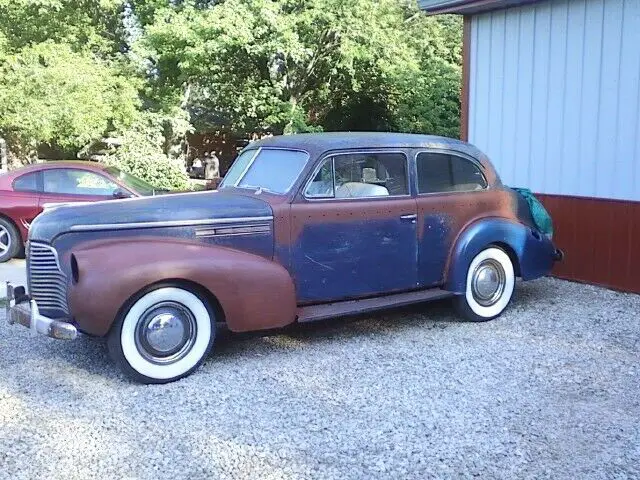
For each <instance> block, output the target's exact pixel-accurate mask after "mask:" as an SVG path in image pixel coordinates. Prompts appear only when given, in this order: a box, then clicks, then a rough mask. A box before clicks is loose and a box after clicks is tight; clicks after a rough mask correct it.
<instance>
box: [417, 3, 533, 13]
mask: <svg viewBox="0 0 640 480" xmlns="http://www.w3.org/2000/svg"><path fill="white" fill-rule="evenodd" d="M539 1H541V0H418V6H419V7H420V9H421V10H424V11H425V12H427V13H428V14H430V15H438V14H445V13H456V14H464V15H470V14H474V13H481V12H487V11H490V10H497V9H500V8H508V7H514V6H517V5H523V4H526V3H534V2H539Z"/></svg>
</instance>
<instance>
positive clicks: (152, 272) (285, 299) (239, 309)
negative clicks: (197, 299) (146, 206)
mask: <svg viewBox="0 0 640 480" xmlns="http://www.w3.org/2000/svg"><path fill="white" fill-rule="evenodd" d="M65 257H67V259H68V261H70V262H71V264H72V268H71V271H72V275H71V276H72V280H71V281H70V283H71V285H70V288H69V306H70V311H71V312H72V314H73V316H74V319H75V321H76V323H77V324H78V326H79V328H80V329H81V330H82V331H84V332H86V333H89V334H91V335H96V336H103V335H105V334H107V333H108V331H109V329H110V328H111V325H112V323H113V321H114V320H115V318H116V316H117V314H118V313H119V311H120V309H121V308H122V306H123V305H125V303H126V302H127V301H128V300H129V299H131V298H132V297H134V296H135V295H136V294H137V293H138V292H140V291H142V290H144V289H146V288H148V287H149V286H150V285H153V284H155V283H159V282H163V281H166V280H174V281H181V280H182V281H185V282H189V283H191V284H197V285H199V286H201V287H202V288H203V289H206V290H207V291H208V292H209V293H210V294H211V295H213V296H214V297H215V299H216V300H217V301H218V303H219V304H220V307H221V308H222V310H223V313H224V319H225V321H226V323H227V324H228V326H229V329H230V330H232V331H236V332H242V331H251V330H261V329H269V328H278V327H282V326H284V325H287V324H289V323H292V322H293V321H295V315H296V297H295V289H294V285H293V281H292V280H291V277H290V275H289V273H288V271H287V270H286V269H285V268H284V267H282V266H281V265H280V264H277V263H275V262H273V261H271V260H269V259H266V258H264V257H260V256H257V255H254V254H250V253H246V252H242V251H238V250H233V249H230V248H226V247H219V246H210V245H203V244H196V243H193V242H189V241H184V240H177V239H167V238H137V239H133V240H127V241H124V242H123V241H121V240H120V241H115V240H110V241H98V242H92V244H85V245H80V246H77V247H76V248H74V249H73V250H72V251H71V252H70V254H68V255H65Z"/></svg>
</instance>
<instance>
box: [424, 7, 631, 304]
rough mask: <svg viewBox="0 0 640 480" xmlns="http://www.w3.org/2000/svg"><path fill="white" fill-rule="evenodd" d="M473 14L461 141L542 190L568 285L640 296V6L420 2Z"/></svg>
mask: <svg viewBox="0 0 640 480" xmlns="http://www.w3.org/2000/svg"><path fill="white" fill-rule="evenodd" d="M419 4H420V6H421V8H422V9H423V10H425V11H426V12H428V13H430V14H442V13H454V14H461V15H464V48H463V51H464V55H463V56H464V68H463V91H462V132H461V137H462V138H463V139H465V140H468V141H470V142H471V143H473V144H475V145H476V146H478V147H479V148H480V149H481V150H483V151H485V152H486V153H487V155H488V156H489V157H490V158H491V159H492V161H493V162H494V163H495V165H496V167H497V169H498V171H499V172H500V174H501V177H502V180H503V182H504V183H506V184H507V185H512V186H519V187H527V188H530V189H531V190H532V191H533V192H534V193H536V194H537V195H538V196H539V197H540V198H541V200H542V201H543V202H544V204H545V205H546V206H547V208H548V209H549V211H550V213H551V214H552V216H553V218H554V226H555V230H556V238H555V240H556V241H557V243H558V245H559V247H560V248H562V249H563V250H564V251H565V253H566V258H565V261H564V262H563V263H562V264H559V265H558V269H557V270H556V272H555V273H556V274H557V275H558V276H560V277H564V278H570V279H573V280H578V281H585V282H589V283H595V284H600V285H605V286H610V287H613V288H617V289H621V290H628V291H634V292H640V0H538V1H535V0H419Z"/></svg>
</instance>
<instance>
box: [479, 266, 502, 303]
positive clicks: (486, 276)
mask: <svg viewBox="0 0 640 480" xmlns="http://www.w3.org/2000/svg"><path fill="white" fill-rule="evenodd" d="M505 284H506V275H505V272H504V269H503V268H502V265H500V263H499V262H496V261H495V260H491V259H489V260H485V261H483V262H481V263H480V264H479V265H478V266H477V267H476V269H475V270H474V272H473V276H472V280H471V292H472V294H473V298H474V299H475V301H476V302H478V303H479V304H480V305H482V306H483V307H490V306H491V305H493V304H494V303H496V302H497V301H498V300H499V299H500V297H502V293H503V292H504V288H505Z"/></svg>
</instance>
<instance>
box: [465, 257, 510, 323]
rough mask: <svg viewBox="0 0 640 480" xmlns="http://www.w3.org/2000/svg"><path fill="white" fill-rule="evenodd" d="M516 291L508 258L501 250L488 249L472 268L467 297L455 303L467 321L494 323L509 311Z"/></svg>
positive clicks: (467, 282) (469, 273) (470, 266)
mask: <svg viewBox="0 0 640 480" xmlns="http://www.w3.org/2000/svg"><path fill="white" fill-rule="evenodd" d="M514 288H515V272H514V268H513V263H512V262H511V259H510V258H509V255H507V254H506V253H505V251H504V250H502V249H501V248H498V247H489V248H486V249H484V250H483V251H481V252H480V253H479V254H478V255H476V257H475V258H474V259H473V260H472V262H471V265H469V270H468V271H467V281H466V289H465V293H464V295H460V296H458V297H456V299H455V305H456V310H457V311H458V313H459V314H460V315H462V317H464V318H465V319H467V320H471V321H474V322H481V321H486V320H491V319H493V318H496V317H497V316H499V315H500V314H502V312H503V311H504V310H505V309H506V308H507V305H509V302H510V301H511V298H512V297H513V291H514Z"/></svg>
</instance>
